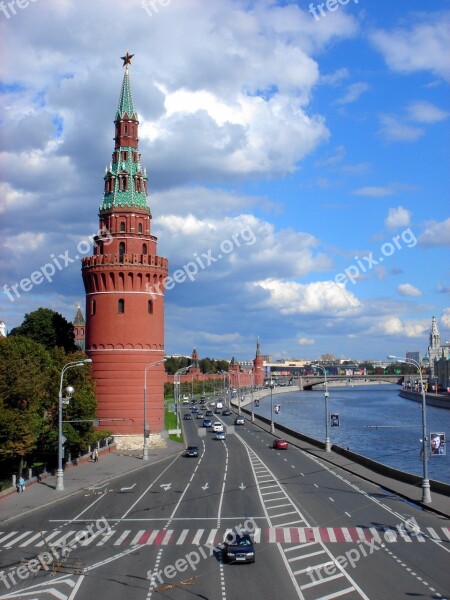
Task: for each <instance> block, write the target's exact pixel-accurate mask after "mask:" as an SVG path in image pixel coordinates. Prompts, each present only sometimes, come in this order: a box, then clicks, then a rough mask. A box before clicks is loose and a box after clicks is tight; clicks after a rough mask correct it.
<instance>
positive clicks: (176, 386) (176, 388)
mask: <svg viewBox="0 0 450 600" xmlns="http://www.w3.org/2000/svg"><path fill="white" fill-rule="evenodd" d="M190 368H191V365H189V366H188V367H182V368H181V369H178V371H177V372H176V373H175V375H174V376H173V394H174V399H175V415H176V419H177V429H178V428H179V426H180V421H179V415H178V404H179V401H180V375H185V374H186V373H187V372H188V371H189V369H190ZM177 379H178V381H177Z"/></svg>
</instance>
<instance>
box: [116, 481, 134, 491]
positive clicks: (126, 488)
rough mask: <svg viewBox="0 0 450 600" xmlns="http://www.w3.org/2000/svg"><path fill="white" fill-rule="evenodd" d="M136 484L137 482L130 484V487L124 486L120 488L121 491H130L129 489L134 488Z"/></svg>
mask: <svg viewBox="0 0 450 600" xmlns="http://www.w3.org/2000/svg"><path fill="white" fill-rule="evenodd" d="M135 485H136V484H135V483H133V485H130V486H129V487H123V488H120V491H121V492H126V491H128V490H132V489H133V488H134V486H135Z"/></svg>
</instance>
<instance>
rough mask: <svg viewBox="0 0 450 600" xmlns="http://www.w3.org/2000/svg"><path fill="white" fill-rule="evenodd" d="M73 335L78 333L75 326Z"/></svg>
mask: <svg viewBox="0 0 450 600" xmlns="http://www.w3.org/2000/svg"><path fill="white" fill-rule="evenodd" d="M73 332H74V334H75V335H78V329H77V328H76V327H75V329H74V330H73Z"/></svg>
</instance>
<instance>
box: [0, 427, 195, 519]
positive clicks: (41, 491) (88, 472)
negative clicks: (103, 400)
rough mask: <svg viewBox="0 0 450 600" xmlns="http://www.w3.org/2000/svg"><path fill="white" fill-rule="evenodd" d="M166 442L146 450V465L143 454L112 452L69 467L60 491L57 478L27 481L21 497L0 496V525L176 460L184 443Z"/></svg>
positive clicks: (137, 452) (8, 494) (114, 450)
mask: <svg viewBox="0 0 450 600" xmlns="http://www.w3.org/2000/svg"><path fill="white" fill-rule="evenodd" d="M166 441H167V447H166V448H149V452H148V454H149V457H148V460H147V461H145V462H144V461H143V460H142V451H139V450H136V451H134V450H130V451H128V450H117V449H112V450H111V451H110V452H106V453H105V454H101V455H100V457H99V461H98V462H97V463H95V462H94V461H92V460H88V461H86V462H83V463H81V464H79V465H78V466H76V467H70V468H68V469H66V470H65V471H64V490H63V491H61V492H57V491H56V490H55V485H56V475H48V476H47V477H44V478H43V479H42V481H41V482H39V483H38V482H37V481H33V482H31V483H30V482H28V483H27V484H26V488H25V492H24V493H23V494H18V493H17V492H16V491H15V490H14V489H12V490H11V492H10V493H8V492H9V490H8V492H3V494H2V495H1V496H0V524H1V525H3V524H4V523H6V522H7V521H10V520H11V519H14V518H15V517H17V516H19V515H20V516H23V515H25V514H26V513H29V512H32V511H34V510H37V509H39V508H41V507H43V506H47V505H49V504H52V503H53V502H58V501H59V500H61V499H62V498H67V497H68V496H73V495H74V494H77V493H78V492H80V491H81V490H84V489H88V488H90V487H92V486H99V485H101V484H102V483H105V482H106V481H111V480H113V479H115V478H116V477H120V476H121V475H125V474H127V473H132V472H133V471H138V470H139V469H143V468H145V467H146V466H148V465H150V464H155V463H157V462H159V461H161V460H164V459H165V458H169V457H174V458H175V456H176V455H177V454H180V453H181V452H182V451H183V450H184V445H183V444H177V443H176V442H172V441H171V440H169V439H167V440H166Z"/></svg>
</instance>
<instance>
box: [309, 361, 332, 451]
mask: <svg viewBox="0 0 450 600" xmlns="http://www.w3.org/2000/svg"><path fill="white" fill-rule="evenodd" d="M313 367H314V368H316V369H322V371H323V374H324V376H325V393H324V396H325V452H331V442H330V435H329V429H328V396H329V393H328V383H327V370H326V369H325V367H322V365H313Z"/></svg>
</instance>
